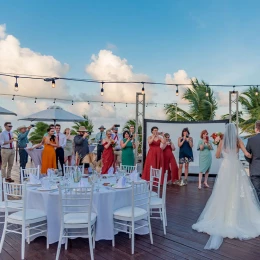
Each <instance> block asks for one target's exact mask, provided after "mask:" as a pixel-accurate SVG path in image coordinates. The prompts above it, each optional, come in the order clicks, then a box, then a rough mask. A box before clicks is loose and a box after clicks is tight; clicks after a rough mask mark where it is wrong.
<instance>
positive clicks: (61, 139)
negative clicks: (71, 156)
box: [55, 124, 67, 175]
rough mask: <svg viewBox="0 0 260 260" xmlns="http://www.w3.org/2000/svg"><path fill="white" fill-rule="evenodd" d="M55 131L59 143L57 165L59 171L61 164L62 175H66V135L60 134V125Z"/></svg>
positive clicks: (57, 125)
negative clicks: (64, 169) (64, 167)
mask: <svg viewBox="0 0 260 260" xmlns="http://www.w3.org/2000/svg"><path fill="white" fill-rule="evenodd" d="M55 130H56V134H55V135H56V137H57V140H58V143H59V146H58V147H57V148H56V164H57V169H59V166H58V161H59V162H60V166H61V170H62V175H64V172H63V165H64V147H65V146H66V143H67V138H66V135H65V134H63V133H61V132H60V125H59V124H56V126H55Z"/></svg>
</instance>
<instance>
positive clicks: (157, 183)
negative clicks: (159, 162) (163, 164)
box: [150, 166, 162, 198]
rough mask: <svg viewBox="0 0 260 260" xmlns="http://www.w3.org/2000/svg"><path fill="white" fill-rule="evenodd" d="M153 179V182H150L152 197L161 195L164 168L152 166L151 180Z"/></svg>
mask: <svg viewBox="0 0 260 260" xmlns="http://www.w3.org/2000/svg"><path fill="white" fill-rule="evenodd" d="M152 179H153V182H150V186H151V187H150V189H151V197H155V196H156V197H158V198H159V197H160V189H161V179H162V168H160V169H155V168H152V166H151V168H150V180H152Z"/></svg>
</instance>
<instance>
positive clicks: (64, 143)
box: [55, 133, 67, 148]
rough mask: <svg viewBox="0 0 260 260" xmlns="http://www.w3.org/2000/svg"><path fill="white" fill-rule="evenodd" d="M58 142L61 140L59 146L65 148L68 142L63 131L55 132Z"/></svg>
mask: <svg viewBox="0 0 260 260" xmlns="http://www.w3.org/2000/svg"><path fill="white" fill-rule="evenodd" d="M55 136H56V138H57V140H58V142H59V146H60V147H62V148H64V147H65V146H66V143H67V138H66V135H65V134H63V133H59V134H57V133H56V134H55Z"/></svg>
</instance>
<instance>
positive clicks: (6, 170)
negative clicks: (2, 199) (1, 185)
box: [0, 122, 15, 182]
mask: <svg viewBox="0 0 260 260" xmlns="http://www.w3.org/2000/svg"><path fill="white" fill-rule="evenodd" d="M4 127H5V130H4V131H3V132H2V133H1V136H0V145H1V157H2V177H3V178H5V180H6V182H14V180H13V179H12V178H11V171H12V168H13V164H14V156H15V151H14V143H13V141H14V138H13V132H12V131H11V129H12V127H13V126H12V124H11V122H6V123H5V124H4Z"/></svg>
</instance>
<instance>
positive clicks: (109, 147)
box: [101, 130, 114, 174]
mask: <svg viewBox="0 0 260 260" xmlns="http://www.w3.org/2000/svg"><path fill="white" fill-rule="evenodd" d="M102 144H103V146H104V151H103V153H102V172H101V173H102V174H107V172H108V170H109V168H110V167H113V163H114V151H113V145H114V140H113V139H112V138H111V131H110V130H107V131H106V138H105V139H103V141H102Z"/></svg>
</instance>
